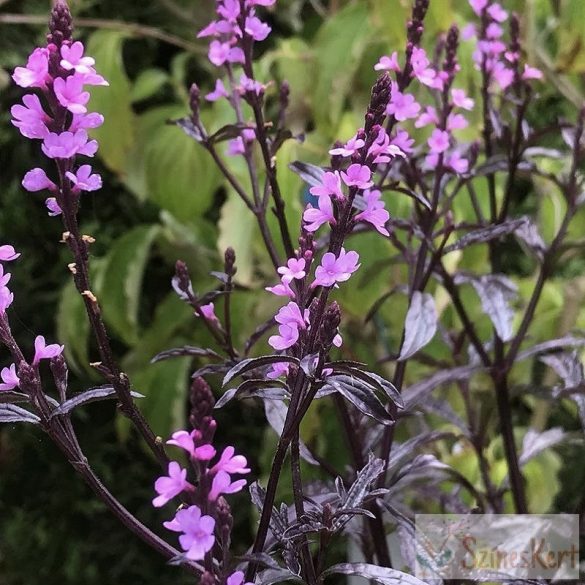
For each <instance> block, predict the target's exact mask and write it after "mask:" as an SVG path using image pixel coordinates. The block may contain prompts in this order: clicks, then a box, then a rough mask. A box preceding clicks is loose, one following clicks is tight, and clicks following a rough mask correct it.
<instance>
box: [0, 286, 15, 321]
mask: <svg viewBox="0 0 585 585" xmlns="http://www.w3.org/2000/svg"><path fill="white" fill-rule="evenodd" d="M12 301H14V295H13V294H12V293H11V292H10V290H9V289H8V287H6V286H3V287H0V315H4V313H6V309H8V307H10V305H11V304H12Z"/></svg>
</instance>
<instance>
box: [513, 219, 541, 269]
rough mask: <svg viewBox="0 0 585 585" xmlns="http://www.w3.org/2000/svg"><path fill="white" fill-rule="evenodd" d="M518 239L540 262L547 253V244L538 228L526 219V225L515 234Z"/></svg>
mask: <svg viewBox="0 0 585 585" xmlns="http://www.w3.org/2000/svg"><path fill="white" fill-rule="evenodd" d="M514 235H515V236H516V238H518V239H519V240H520V241H521V242H523V243H524V244H525V245H526V246H527V247H528V249H529V250H530V251H531V252H532V253H533V254H534V255H535V256H536V257H537V258H539V259H540V260H542V258H543V255H544V252H545V251H546V244H545V243H544V240H543V239H542V236H541V235H540V232H539V231H538V226H537V225H536V224H535V223H534V222H533V221H532V220H531V219H530V218H529V217H526V218H525V221H524V223H523V224H522V225H521V226H520V227H519V228H518V229H517V230H516V231H515V232H514Z"/></svg>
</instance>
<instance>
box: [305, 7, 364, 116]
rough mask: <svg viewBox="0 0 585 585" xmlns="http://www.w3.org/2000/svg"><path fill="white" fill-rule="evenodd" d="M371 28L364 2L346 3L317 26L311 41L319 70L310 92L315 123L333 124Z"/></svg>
mask: <svg viewBox="0 0 585 585" xmlns="http://www.w3.org/2000/svg"><path fill="white" fill-rule="evenodd" d="M373 32H374V31H373V29H372V27H371V24H370V21H369V13H368V5H367V4H366V3H365V2H359V3H356V4H350V5H348V6H346V7H345V8H343V9H342V10H340V11H339V12H338V13H337V14H335V15H334V16H333V17H331V18H328V19H327V20H326V21H325V22H324V24H323V25H322V26H321V28H320V30H319V32H318V33H317V36H316V38H315V42H314V44H313V48H314V51H315V56H316V58H317V68H318V71H319V75H318V76H317V78H316V79H315V84H314V93H313V105H314V113H315V118H316V121H317V125H318V126H319V125H321V124H324V125H325V126H335V125H336V123H337V121H338V119H339V116H340V115H341V112H342V109H343V105H344V102H345V99H346V97H347V95H348V93H349V92H350V90H351V88H352V80H353V78H354V75H355V72H356V70H357V68H358V67H359V65H360V61H361V58H362V55H363V53H364V50H365V48H366V46H367V44H368V42H369V41H370V39H371V37H372V35H373Z"/></svg>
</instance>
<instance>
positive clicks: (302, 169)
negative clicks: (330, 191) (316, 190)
mask: <svg viewBox="0 0 585 585" xmlns="http://www.w3.org/2000/svg"><path fill="white" fill-rule="evenodd" d="M288 168H289V169H290V170H291V171H293V173H296V174H297V175H299V177H301V179H303V181H305V183H307V184H309V185H310V186H311V187H318V186H319V185H321V184H322V183H323V175H324V174H325V171H324V170H323V169H322V168H321V167H318V166H316V165H312V164H311V163H304V162H301V161H300V160H296V161H294V162H292V163H290V164H289V165H288Z"/></svg>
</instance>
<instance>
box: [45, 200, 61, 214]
mask: <svg viewBox="0 0 585 585" xmlns="http://www.w3.org/2000/svg"><path fill="white" fill-rule="evenodd" d="M45 205H46V206H47V209H48V210H49V215H50V216H51V217H55V216H56V215H61V214H62V213H63V210H62V209H61V208H60V207H59V204H58V203H57V200H56V199H55V198H54V197H48V198H47V199H45Z"/></svg>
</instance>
